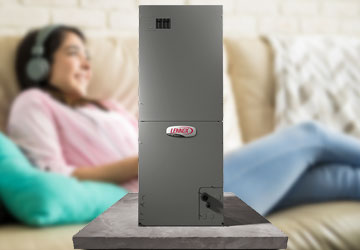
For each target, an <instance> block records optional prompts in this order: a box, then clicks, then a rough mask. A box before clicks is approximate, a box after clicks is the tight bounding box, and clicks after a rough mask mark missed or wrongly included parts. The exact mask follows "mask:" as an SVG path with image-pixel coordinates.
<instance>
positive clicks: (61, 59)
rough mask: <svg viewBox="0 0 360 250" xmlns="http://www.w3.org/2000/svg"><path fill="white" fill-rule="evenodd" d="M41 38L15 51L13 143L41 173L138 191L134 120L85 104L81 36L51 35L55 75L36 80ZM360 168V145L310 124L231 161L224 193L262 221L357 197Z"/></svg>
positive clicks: (116, 108) (104, 103) (68, 30)
mask: <svg viewBox="0 0 360 250" xmlns="http://www.w3.org/2000/svg"><path fill="white" fill-rule="evenodd" d="M37 32H38V31H34V32H31V33H29V34H28V35H27V36H26V37H25V38H24V40H23V41H22V42H21V43H20V45H19V48H18V51H17V59H16V73H17V77H18V80H19V83H20V87H21V89H22V90H23V92H22V93H21V94H20V95H19V96H18V97H17V98H16V100H15V102H14V104H13V106H12V109H11V113H10V119H9V124H8V132H9V135H10V137H11V138H12V139H14V141H15V142H16V143H17V144H18V145H19V146H20V147H21V148H22V149H23V150H24V152H25V153H26V154H27V156H28V157H29V158H30V159H31V160H33V161H34V164H35V165H36V166H38V167H39V168H41V169H44V170H47V171H54V172H59V173H63V174H67V175H72V176H75V177H76V178H79V179H82V180H85V179H91V180H101V181H109V182H115V183H120V184H121V185H123V186H124V187H125V188H127V189H128V190H130V191H138V186H137V185H138V183H137V161H138V158H137V155H136V154H137V122H136V120H135V119H134V118H133V117H131V116H130V115H129V114H128V113H127V112H126V111H125V110H124V109H123V108H122V106H120V105H119V104H118V103H116V102H114V101H109V100H90V99H87V98H85V96H86V89H87V86H88V84H89V80H90V78H91V67H90V63H89V58H88V55H87V52H86V45H85V38H84V36H83V34H82V33H81V32H80V31H79V30H78V29H76V28H73V27H68V26H60V27H57V28H56V29H55V30H54V31H52V32H51V34H50V35H49V36H48V38H47V39H46V41H44V51H45V52H44V55H43V57H45V58H46V60H47V61H48V62H49V64H50V70H49V72H48V74H47V75H46V77H44V79H43V80H39V81H34V80H31V79H29V73H27V72H26V65H27V63H28V61H29V60H30V59H31V48H32V47H34V43H35V37H36V35H37V34H38V33H37ZM123 131H126V132H123ZM359 163H360V142H358V141H357V140H355V139H353V138H351V137H349V136H346V135H343V134H338V133H335V132H332V131H330V130H328V129H326V128H325V127H323V126H322V125H320V124H318V123H314V122H306V123H303V124H300V125H296V126H293V127H290V128H288V129H284V130H282V131H279V132H276V133H273V134H271V135H269V136H267V137H265V138H262V139H260V140H258V141H255V142H253V143H250V144H248V145H246V146H244V147H242V148H241V149H239V150H237V151H234V152H232V153H231V154H229V155H226V156H225V159H224V191H226V192H233V193H235V194H236V195H238V196H239V197H240V198H241V199H243V200H244V201H245V202H247V203H248V204H249V205H251V206H252V207H254V208H255V209H256V210H257V211H258V212H260V213H261V214H263V215H265V214H267V213H269V212H270V211H273V210H274V209H279V208H281V207H287V206H291V205H296V204H299V203H304V202H317V201H325V200H335V199H358V198H359V194H360V190H359V189H360V187H359V184H358V183H359V171H358V167H357V166H358V165H360V164H359Z"/></svg>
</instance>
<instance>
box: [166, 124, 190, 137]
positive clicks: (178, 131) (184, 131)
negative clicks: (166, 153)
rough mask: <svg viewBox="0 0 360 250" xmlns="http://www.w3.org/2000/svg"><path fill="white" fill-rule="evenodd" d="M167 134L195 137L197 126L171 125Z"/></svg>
mask: <svg viewBox="0 0 360 250" xmlns="http://www.w3.org/2000/svg"><path fill="white" fill-rule="evenodd" d="M166 134H167V135H169V136H175V137H193V136H195V135H196V128H194V127H191V126H171V127H168V128H167V129H166Z"/></svg>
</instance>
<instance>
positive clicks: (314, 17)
mask: <svg viewBox="0 0 360 250" xmlns="http://www.w3.org/2000/svg"><path fill="white" fill-rule="evenodd" d="M139 4H223V5H224V36H227V35H245V36H254V35H258V34H264V33H270V32H272V33H282V34H319V33H321V34H348V35H356V36H358V35H360V0H207V1H205V0H167V1H166V0H162V1H159V0H157V1H156V0H0V35H1V34H23V33H25V32H26V31H28V30H29V29H30V28H33V27H38V26H43V25H46V24H49V23H68V24H72V25H76V26H78V27H80V28H83V29H84V30H85V33H86V34H87V35H88V36H98V35H110V36H112V35H122V34H134V35H136V34H137V27H138V5H139Z"/></svg>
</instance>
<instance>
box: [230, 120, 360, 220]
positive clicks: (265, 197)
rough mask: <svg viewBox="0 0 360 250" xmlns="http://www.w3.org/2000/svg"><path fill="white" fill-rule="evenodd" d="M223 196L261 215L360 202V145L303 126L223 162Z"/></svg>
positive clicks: (315, 125) (247, 147)
mask: <svg viewBox="0 0 360 250" xmlns="http://www.w3.org/2000/svg"><path fill="white" fill-rule="evenodd" d="M224 191H225V192H233V193H234V194H236V195H237V196H238V197H239V198H241V199H242V200H243V201H245V202H246V203H247V204H249V205H250V206H252V207H253V208H254V209H255V210H256V211H258V212H259V213H260V214H262V215H266V214H268V213H269V212H271V211H274V210H276V209H279V208H284V207H289V206H294V205H298V204H303V203H310V202H321V201H330V200H340V199H359V198H360V141H359V140H357V139H355V138H353V137H351V136H348V135H345V134H341V133H338V132H335V131H332V130H330V129H327V128H326V127H324V126H323V125H321V124H319V123H316V122H304V123H301V124H299V125H295V126H292V127H289V128H286V129H283V130H279V131H277V132H274V133H272V134H270V135H268V136H265V137H263V138H261V139H259V140H256V141H254V142H251V143H249V144H247V145H245V146H244V147H242V148H240V149H239V150H237V151H233V152H231V153H229V154H227V155H226V156H225V157H224Z"/></svg>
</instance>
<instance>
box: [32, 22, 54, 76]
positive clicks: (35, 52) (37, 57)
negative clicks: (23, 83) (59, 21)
mask: <svg viewBox="0 0 360 250" xmlns="http://www.w3.org/2000/svg"><path fill="white" fill-rule="evenodd" d="M59 27H60V25H49V26H45V27H44V28H42V29H41V30H40V31H38V33H37V36H36V40H35V44H34V46H33V47H32V48H31V58H30V60H29V62H28V63H27V64H26V74H27V76H28V77H29V78H30V79H31V80H32V81H35V82H39V81H41V80H44V78H45V77H46V76H47V75H48V73H49V70H50V64H49V62H48V61H47V60H46V58H45V57H43V55H44V52H45V48H44V43H45V41H46V39H47V38H48V37H49V36H50V34H51V33H52V32H53V31H54V30H56V29H58V28H59Z"/></svg>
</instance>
